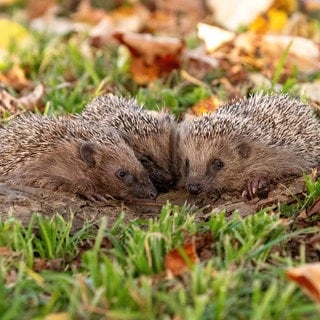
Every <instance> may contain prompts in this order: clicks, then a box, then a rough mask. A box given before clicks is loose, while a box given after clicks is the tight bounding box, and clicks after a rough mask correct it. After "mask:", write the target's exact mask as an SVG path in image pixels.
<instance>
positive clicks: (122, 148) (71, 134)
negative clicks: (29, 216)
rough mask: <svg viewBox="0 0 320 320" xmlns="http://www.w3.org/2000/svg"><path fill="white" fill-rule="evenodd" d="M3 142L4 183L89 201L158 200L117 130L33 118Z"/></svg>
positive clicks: (1, 135)
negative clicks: (76, 196)
mask: <svg viewBox="0 0 320 320" xmlns="http://www.w3.org/2000/svg"><path fill="white" fill-rule="evenodd" d="M0 139H1V141H2V142H1V145H0V153H1V155H2V156H1V158H0V177H1V178H2V179H4V180H6V181H8V182H10V183H14V184H23V185H28V186H33V187H43V188H48V189H51V190H55V191H66V192H71V193H75V194H80V195H83V196H85V197H87V198H89V199H94V198H96V199H103V198H106V197H108V196H111V197H115V198H121V199H132V198H151V199H154V198H155V197H156V195H157V192H156V189H155V187H154V186H153V184H152V183H151V181H150V180H149V177H148V174H147V172H146V170H145V169H144V168H143V166H142V165H141V163H140V162H139V161H138V160H137V159H136V157H135V155H134V153H133V151H132V149H131V148H130V147H129V146H128V145H127V144H126V143H125V142H124V140H123V139H122V138H121V137H120V136H119V135H118V133H117V132H116V131H115V130H114V129H112V128H106V127H105V126H104V127H103V128H102V127H99V126H96V127H94V128H93V127H90V126H88V125H86V124H83V123H81V122H80V121H77V120H67V119H65V118H61V117H60V118H50V117H41V116H35V115H30V116H23V117H21V118H20V119H17V120H14V121H12V122H11V123H10V124H9V125H8V126H6V127H4V128H2V129H0ZM120 171H121V172H124V173H125V174H124V177H121V178H119V172H120Z"/></svg>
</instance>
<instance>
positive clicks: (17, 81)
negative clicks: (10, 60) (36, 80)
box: [0, 65, 31, 90]
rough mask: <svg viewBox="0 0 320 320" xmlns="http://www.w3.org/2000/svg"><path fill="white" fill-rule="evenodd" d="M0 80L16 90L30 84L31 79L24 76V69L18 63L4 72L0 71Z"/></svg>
mask: <svg viewBox="0 0 320 320" xmlns="http://www.w3.org/2000/svg"><path fill="white" fill-rule="evenodd" d="M0 82H2V83H3V84H4V85H6V86H8V87H12V88H14V89H16V90H21V89H24V88H27V87H29V86H30V84H31V81H30V80H28V79H27V78H26V75H25V72H24V70H23V69H22V68H21V67H20V66H18V65H14V66H13V67H12V68H11V69H10V70H9V71H8V72H6V73H5V74H1V73H0Z"/></svg>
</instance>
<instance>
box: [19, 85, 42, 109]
mask: <svg viewBox="0 0 320 320" xmlns="http://www.w3.org/2000/svg"><path fill="white" fill-rule="evenodd" d="M43 95H44V86H43V84H41V83H40V84H38V85H37V86H36V87H35V88H34V89H33V91H32V92H31V93H29V94H27V95H26V96H22V97H20V98H19V99H18V102H19V103H20V104H21V105H23V106H24V107H25V108H26V109H28V110H32V111H34V109H35V108H36V107H39V106H40V104H41V99H42V97H43Z"/></svg>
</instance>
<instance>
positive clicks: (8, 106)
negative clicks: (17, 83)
mask: <svg viewBox="0 0 320 320" xmlns="http://www.w3.org/2000/svg"><path fill="white" fill-rule="evenodd" d="M18 110H21V106H20V105H19V102H18V100H17V99H16V98H14V97H13V96H11V95H10V94H9V93H8V92H7V91H6V90H5V89H3V88H1V87H0V117H1V118H2V117H3V116H4V115H8V114H10V115H11V114H15V113H17V112H18Z"/></svg>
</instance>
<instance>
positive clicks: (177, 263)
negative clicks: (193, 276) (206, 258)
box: [164, 237, 199, 276]
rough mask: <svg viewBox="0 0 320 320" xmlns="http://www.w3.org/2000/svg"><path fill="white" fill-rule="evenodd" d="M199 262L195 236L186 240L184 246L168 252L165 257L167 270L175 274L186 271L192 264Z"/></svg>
mask: <svg viewBox="0 0 320 320" xmlns="http://www.w3.org/2000/svg"><path fill="white" fill-rule="evenodd" d="M198 262H199V258H198V255H197V252H196V246H195V238H194V237H193V238H192V239H191V241H188V242H186V243H185V244H184V245H183V246H182V248H179V249H173V250H171V251H170V252H168V253H167V255H166V256H165V259H164V265H165V269H166V272H171V273H172V274H173V275H174V276H177V275H180V274H182V273H184V272H185V271H186V270H188V268H189V267H190V265H193V264H195V263H198Z"/></svg>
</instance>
